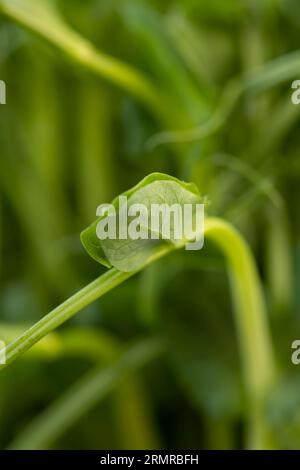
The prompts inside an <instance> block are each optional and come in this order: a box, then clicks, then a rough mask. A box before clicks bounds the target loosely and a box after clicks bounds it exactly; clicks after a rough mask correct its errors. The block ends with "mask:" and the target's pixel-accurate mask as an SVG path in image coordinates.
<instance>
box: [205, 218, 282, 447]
mask: <svg viewBox="0 0 300 470" xmlns="http://www.w3.org/2000/svg"><path fill="white" fill-rule="evenodd" d="M205 233H206V236H207V237H208V238H210V239H211V240H213V241H214V242H215V243H216V244H217V245H218V246H219V248H221V250H222V252H223V253H224V255H225V257H226V259H227V262H228V268H229V275H230V280H231V288H232V296H233V302H234V307H235V320H236V327H237V332H238V338H239V348H240V355H241V360H242V367H243V373H244V386H245V393H246V398H247V404H248V413H249V428H248V446H249V447H250V448H252V449H257V448H258V449H262V448H266V447H267V448H268V447H271V446H272V442H271V436H270V432H269V430H268V429H267V426H266V424H265V422H264V417H263V416H264V402H265V398H266V395H267V393H268V391H269V390H270V387H271V386H272V384H273V383H274V381H275V377H276V367H275V360H274V354H273V350H272V343H271V338H270V332H269V328H268V324H267V317H266V309H265V303H264V299H263V293H262V289H261V285H260V281H259V276H258V273H257V269H256V266H255V262H254V259H253V256H252V254H251V251H250V249H249V247H248V245H247V244H246V242H245V241H244V239H243V238H242V237H241V235H240V234H239V233H238V232H237V231H236V230H235V229H234V228H233V227H232V226H231V225H230V224H228V223H227V222H225V221H223V220H221V219H217V218H210V219H207V220H206V228H205Z"/></svg>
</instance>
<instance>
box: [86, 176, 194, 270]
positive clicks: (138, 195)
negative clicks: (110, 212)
mask: <svg viewBox="0 0 300 470" xmlns="http://www.w3.org/2000/svg"><path fill="white" fill-rule="evenodd" d="M121 196H123V197H124V198H126V201H127V209H128V210H130V208H132V207H133V205H139V204H142V205H143V207H144V208H146V210H147V213H148V214H150V212H151V206H152V207H153V205H154V204H158V205H162V204H165V205H168V206H169V207H172V206H173V205H174V204H179V206H180V207H183V206H184V205H185V204H197V203H200V202H201V196H200V193H199V191H198V188H197V187H196V186H195V185H194V184H191V183H185V182H183V181H180V180H178V179H177V178H174V177H171V176H168V175H165V174H162V173H152V174H150V175H148V176H146V177H145V178H144V179H143V180H142V181H141V182H140V183H139V184H137V185H136V186H134V187H133V188H132V189H130V190H128V191H126V192H125V193H123V194H122V195H121ZM119 201H120V197H118V198H116V199H114V200H113V202H112V205H113V207H114V208H115V210H116V216H111V217H112V218H114V219H112V218H111V220H110V221H111V222H115V218H118V216H119V215H120V207H119ZM108 218H109V217H108V216H107V215H102V216H101V217H99V218H98V219H97V220H96V221H95V222H93V223H92V224H91V225H90V226H89V227H88V228H86V229H85V230H84V231H83V232H82V233H81V241H82V243H83V245H84V247H85V249H86V250H87V252H88V253H89V254H90V255H91V256H92V258H94V259H95V260H96V261H98V262H99V263H101V264H103V265H104V266H107V267H112V266H113V267H115V268H117V269H119V270H120V271H124V272H131V271H136V270H138V269H140V268H141V266H143V265H144V264H145V263H147V261H148V260H149V259H150V258H151V256H152V254H153V252H154V250H155V249H156V248H157V246H158V245H161V244H170V243H171V244H173V245H174V247H177V246H178V247H180V246H182V245H184V244H185V243H186V241H187V240H186V239H185V238H182V239H179V240H178V239H177V238H176V237H175V233H174V220H171V227H170V236H169V237H168V238H165V237H163V234H162V227H161V226H159V230H158V231H157V233H155V237H154V236H153V235H154V232H153V230H152V227H151V229H149V228H148V227H150V223H148V219H147V223H146V224H145V226H144V227H143V225H142V223H141V224H140V227H141V229H142V230H143V229H144V230H145V232H146V231H147V232H151V231H152V233H151V235H152V236H147V238H145V239H143V238H139V239H136V240H135V239H132V238H130V237H126V238H121V237H118V236H116V238H106V239H100V238H99V237H98V235H97V226H98V224H99V222H100V221H103V222H105V223H109V222H110V221H109V220H108ZM126 223H127V228H128V227H129V226H130V223H133V220H132V218H130V217H128V219H127V220H126ZM162 225H163V222H162ZM118 235H119V233H118ZM149 235H150V234H149Z"/></svg>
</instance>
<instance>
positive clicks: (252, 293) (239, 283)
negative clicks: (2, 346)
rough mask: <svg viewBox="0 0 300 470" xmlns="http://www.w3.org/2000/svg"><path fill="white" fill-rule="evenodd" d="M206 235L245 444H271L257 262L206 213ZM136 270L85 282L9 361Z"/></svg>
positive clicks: (270, 363) (14, 346) (13, 349)
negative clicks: (226, 298) (240, 383)
mask: <svg viewBox="0 0 300 470" xmlns="http://www.w3.org/2000/svg"><path fill="white" fill-rule="evenodd" d="M205 235H206V237H208V238H210V239H211V240H213V241H214V242H215V243H216V244H217V245H218V246H219V248H220V249H221V250H222V252H223V253H224V255H225V257H226V259H227V261H228V268H229V274H230V279H231V287H232V294H233V301H234V307H235V320H236V326H237V332H238V339H239V349H240V355H241V359H242V366H243V373H244V385H245V393H246V398H247V404H248V413H249V429H248V437H249V438H248V445H249V447H250V448H268V447H271V446H272V443H271V436H270V433H269V430H268V429H267V426H266V425H265V422H264V402H265V398H266V394H267V392H268V390H269V389H270V387H271V385H272V383H273V382H274V380H275V375H276V372H275V369H276V368H275V360H274V354H273V350H272V343H271V338H270V333H269V329H268V325H267V318H266V311H265V304H264V299H263V293H262V289H261V285H260V281H259V276H258V273H257V269H256V266H255V261H254V259H253V256H252V254H251V251H250V249H249V247H248V245H247V243H246V242H245V241H244V239H243V238H242V236H241V235H240V234H239V233H238V232H237V231H236V230H235V229H234V227H232V226H231V225H230V224H229V223H227V222H225V221H223V220H222V219H218V218H207V219H206V223H205ZM172 250H174V247H172V245H171V244H170V245H163V246H160V247H159V248H158V250H157V251H156V252H155V253H154V254H153V256H152V257H151V259H149V260H148V262H147V263H146V264H145V266H146V265H148V264H150V263H151V262H152V261H154V260H156V259H158V258H160V257H162V256H164V255H166V254H167V253H169V252H170V251H172ZM145 266H144V267H145ZM134 274H135V272H130V273H125V272H121V271H118V270H117V269H115V268H113V269H111V270H110V271H108V272H107V273H105V274H103V275H102V276H100V277H99V278H98V279H96V280H95V281H93V282H92V283H90V284H89V285H88V286H86V287H84V288H83V289H82V290H81V291H79V292H77V293H76V294H75V295H73V296H72V297H70V298H69V299H68V300H66V301H65V302H64V303H63V304H61V305H60V306H58V307H57V308H55V309H54V310H52V312H50V313H49V314H48V315H46V316H45V317H44V318H43V319H42V320H40V321H39V322H38V323H36V324H35V325H34V326H33V327H31V328H30V329H29V330H27V331H26V332H25V333H23V334H22V335H21V336H19V337H18V338H17V339H16V340H14V341H13V342H11V343H10V344H8V346H7V351H6V353H7V364H10V363H11V362H12V361H14V360H15V359H17V357H19V356H20V355H21V354H22V353H24V352H25V351H27V350H28V349H29V348H30V347H31V346H33V345H34V344H35V343H37V342H38V341H39V340H40V339H41V338H43V337H44V336H45V335H47V334H48V333H49V332H51V331H53V330H54V329H55V328H57V327H58V326H60V325H61V324H62V323H64V322H65V321H66V320H68V319H70V318H71V317H72V316H74V315H75V314H76V313H78V312H79V311H80V310H82V309H83V308H84V307H86V306H87V305H88V304H90V303H91V302H93V301H94V300H96V299H97V298H99V297H101V296H102V295H104V294H105V293H106V292H108V291H110V290H112V289H113V288H114V287H116V286H118V285H119V284H121V283H122V282H124V281H125V280H127V279H128V278H129V277H131V276H133V275H134ZM0 367H5V366H0Z"/></svg>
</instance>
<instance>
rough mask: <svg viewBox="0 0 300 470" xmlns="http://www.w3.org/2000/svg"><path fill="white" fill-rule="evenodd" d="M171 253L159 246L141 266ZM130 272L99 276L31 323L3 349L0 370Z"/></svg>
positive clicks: (167, 247) (107, 273)
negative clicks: (4, 350)
mask: <svg viewBox="0 0 300 470" xmlns="http://www.w3.org/2000/svg"><path fill="white" fill-rule="evenodd" d="M171 250H172V247H171V245H166V246H164V245H163V246H160V247H159V248H158V249H157V251H156V252H155V253H154V254H153V256H152V257H151V258H150V259H149V260H148V262H147V263H146V264H145V266H146V265H147V264H149V263H151V262H152V261H155V260H156V259H158V258H160V257H162V256H164V255H165V254H167V253H168V252H170V251H171ZM135 273H136V271H133V272H121V271H118V270H117V269H115V268H112V269H110V270H109V271H108V272H106V273H105V274H102V275H101V276H99V277H98V278H97V279H95V280H94V281H92V282H91V283H90V284H88V285H87V286H85V287H84V288H83V289H81V290H80V291H78V292H76V294H74V295H73V296H72V297H70V298H68V299H67V300H66V301H65V302H63V303H62V304H61V305H59V306H58V307H56V308H55V309H54V310H52V311H51V312H50V313H48V315H46V316H45V317H43V318H42V319H41V320H40V321H38V322H37V323H35V324H34V325H33V326H32V327H31V328H29V329H28V330H27V331H25V332H24V333H23V334H22V335H20V336H19V337H17V338H16V339H15V340H14V341H12V342H11V343H9V344H8V345H7V347H6V364H2V365H0V370H1V369H2V368H4V367H6V366H7V365H9V364H11V363H12V362H13V361H15V360H16V359H17V358H18V357H19V356H21V354H23V353H25V352H26V351H28V349H30V348H31V347H32V346H33V345H34V344H36V343H37V342H38V341H39V340H41V339H42V338H43V337H44V336H46V335H47V334H49V333H50V332H51V331H53V330H55V329H56V328H58V327H59V326H60V325H62V324H63V323H64V322H66V321H67V320H69V319H70V318H72V317H73V316H74V315H75V314H76V313H78V312H80V311H81V310H82V309H83V308H85V307H87V306H88V305H89V304H91V303H92V302H94V301H95V300H96V299H98V298H100V297H102V296H103V295H104V294H106V293H107V292H109V291H110V290H112V289H114V287H117V286H118V285H119V284H121V283H122V282H124V281H126V280H127V279H129V278H130V277H131V276H133V275H134V274H135Z"/></svg>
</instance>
